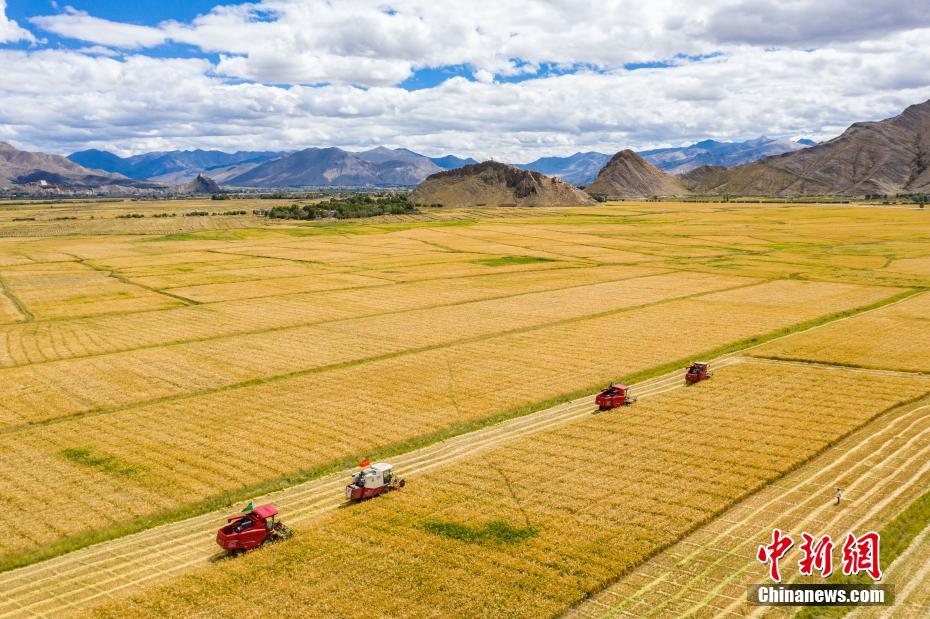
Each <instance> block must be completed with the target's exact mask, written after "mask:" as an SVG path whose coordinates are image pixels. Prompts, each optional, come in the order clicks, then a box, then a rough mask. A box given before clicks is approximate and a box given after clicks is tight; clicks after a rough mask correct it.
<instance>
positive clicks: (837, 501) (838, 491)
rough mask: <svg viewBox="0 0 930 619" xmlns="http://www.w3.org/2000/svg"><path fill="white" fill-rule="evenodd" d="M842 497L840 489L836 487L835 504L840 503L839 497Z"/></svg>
mask: <svg viewBox="0 0 930 619" xmlns="http://www.w3.org/2000/svg"><path fill="white" fill-rule="evenodd" d="M842 498H843V491H842V490H840V489H839V488H837V489H836V504H837V505H839V504H840V499H842Z"/></svg>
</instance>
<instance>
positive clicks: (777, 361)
mask: <svg viewBox="0 0 930 619" xmlns="http://www.w3.org/2000/svg"><path fill="white" fill-rule="evenodd" d="M747 358H750V359H755V360H757V361H759V362H760V363H771V364H772V365H793V366H799V367H815V368H822V369H825V370H830V369H833V370H838V371H843V370H846V371H850V372H862V373H864V374H881V375H884V376H904V377H907V376H910V377H914V378H920V377H927V376H930V372H923V371H920V370H896V369H893V368H879V367H871V366H867V365H856V364H852V363H829V362H826V361H814V360H810V359H790V358H785V357H769V356H766V355H758V354H756V355H748V357H747Z"/></svg>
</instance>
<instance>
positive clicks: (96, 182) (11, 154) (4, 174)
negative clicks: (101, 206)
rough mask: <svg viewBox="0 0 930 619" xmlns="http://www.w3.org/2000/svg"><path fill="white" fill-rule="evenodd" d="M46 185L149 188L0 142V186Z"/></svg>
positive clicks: (114, 175)
mask: <svg viewBox="0 0 930 619" xmlns="http://www.w3.org/2000/svg"><path fill="white" fill-rule="evenodd" d="M30 183H44V184H48V185H56V186H63V187H85V188H100V187H113V186H119V187H150V186H153V185H152V183H142V182H139V181H133V180H131V179H128V178H126V177H125V176H122V175H120V174H111V173H109V172H104V171H102V170H90V169H88V168H85V167H83V166H80V165H78V164H76V163H74V162H73V161H71V160H70V159H68V158H66V157H61V156H59V155H48V154H46V153H34V152H29V151H24V150H19V149H18V148H15V147H13V146H11V145H9V144H7V143H6V142H0V185H28V184H30Z"/></svg>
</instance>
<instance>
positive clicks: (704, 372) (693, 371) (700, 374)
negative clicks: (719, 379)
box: [685, 361, 714, 384]
mask: <svg viewBox="0 0 930 619" xmlns="http://www.w3.org/2000/svg"><path fill="white" fill-rule="evenodd" d="M713 375H714V373H713V372H711V371H710V365H708V364H707V362H705V361H695V362H694V363H692V364H691V365H690V366H688V371H687V372H686V373H685V381H686V382H688V383H692V384H693V383H699V382H701V381H702V380H706V379H708V378H710V377H711V376H713Z"/></svg>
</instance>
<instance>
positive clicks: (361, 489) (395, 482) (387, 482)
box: [346, 460, 407, 501]
mask: <svg viewBox="0 0 930 619" xmlns="http://www.w3.org/2000/svg"><path fill="white" fill-rule="evenodd" d="M359 466H361V467H362V470H361V471H359V472H358V473H356V474H355V476H353V478H352V483H351V484H349V485H348V486H346V498H347V499H349V500H350V501H363V500H365V499H370V498H372V497H376V496H378V495H379V494H384V493H385V492H391V491H392V490H400V489H401V488H403V487H404V486H405V485H406V483H407V482H405V481H404V480H403V479H397V478H395V477H394V470H393V467H392V466H391V465H390V464H388V463H387V462H379V463H378V464H370V463H369V461H368V460H364V461H362V462H360V463H359Z"/></svg>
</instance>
